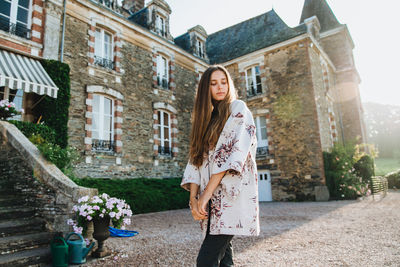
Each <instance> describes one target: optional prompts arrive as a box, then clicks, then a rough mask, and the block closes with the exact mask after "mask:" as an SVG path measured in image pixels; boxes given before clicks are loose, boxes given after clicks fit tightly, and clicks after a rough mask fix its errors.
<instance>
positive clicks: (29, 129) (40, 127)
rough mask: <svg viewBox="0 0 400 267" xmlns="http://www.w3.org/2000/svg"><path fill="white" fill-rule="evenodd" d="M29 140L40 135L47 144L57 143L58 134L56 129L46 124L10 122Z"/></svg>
mask: <svg viewBox="0 0 400 267" xmlns="http://www.w3.org/2000/svg"><path fill="white" fill-rule="evenodd" d="M9 122H10V123H12V124H14V125H15V126H17V128H18V129H19V130H20V131H21V132H22V133H23V134H24V135H25V136H26V137H28V138H30V137H31V136H32V135H40V136H41V138H43V139H44V140H45V141H46V142H47V143H52V144H54V143H55V139H56V133H55V131H54V129H52V128H51V127H49V126H47V125H44V124H35V123H32V122H27V121H14V120H11V121H9Z"/></svg>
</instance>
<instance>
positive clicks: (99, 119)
mask: <svg viewBox="0 0 400 267" xmlns="http://www.w3.org/2000/svg"><path fill="white" fill-rule="evenodd" d="M96 96H99V97H100V101H99V103H100V106H99V111H98V112H95V108H94V104H95V101H94V98H95V97H96ZM105 98H107V99H109V100H110V101H111V110H110V113H111V114H110V115H108V116H109V117H110V118H111V120H110V123H111V131H110V138H108V137H107V138H105V137H104V136H103V135H104V117H105V116H106V114H104V99H105ZM92 103H93V105H92V119H93V120H95V117H96V116H97V122H98V124H97V127H98V129H93V128H92V138H93V132H94V131H97V133H98V140H105V141H110V142H113V141H114V99H113V98H111V97H108V96H105V95H101V94H93V102H92ZM93 125H94V123H92V127H93ZM93 139H96V138H93Z"/></svg>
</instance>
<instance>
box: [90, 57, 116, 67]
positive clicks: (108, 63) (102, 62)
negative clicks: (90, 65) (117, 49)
mask: <svg viewBox="0 0 400 267" xmlns="http://www.w3.org/2000/svg"><path fill="white" fill-rule="evenodd" d="M94 64H96V65H99V66H102V67H104V68H107V69H110V70H113V69H114V62H113V61H112V60H110V59H108V58H102V57H99V56H94Z"/></svg>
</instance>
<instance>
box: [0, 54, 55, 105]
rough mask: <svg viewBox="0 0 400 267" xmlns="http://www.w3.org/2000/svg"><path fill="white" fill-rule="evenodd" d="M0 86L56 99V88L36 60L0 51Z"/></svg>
mask: <svg viewBox="0 0 400 267" xmlns="http://www.w3.org/2000/svg"><path fill="white" fill-rule="evenodd" d="M0 86H8V87H9V88H10V89H22V90H24V91H25V92H27V93H30V92H34V93H37V94H39V95H44V94H46V95H48V96H50V97H54V98H57V91H58V88H57V86H56V85H55V84H54V82H53V81H52V80H51V78H50V77H49V75H48V74H47V72H46V71H45V70H44V69H43V67H42V65H41V64H40V62H39V61H38V60H36V59H33V58H29V57H25V56H21V55H19V54H14V53H12V52H8V51H5V50H0Z"/></svg>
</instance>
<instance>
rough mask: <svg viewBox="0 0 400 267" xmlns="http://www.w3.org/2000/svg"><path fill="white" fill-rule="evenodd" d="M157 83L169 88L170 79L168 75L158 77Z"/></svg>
mask: <svg viewBox="0 0 400 267" xmlns="http://www.w3.org/2000/svg"><path fill="white" fill-rule="evenodd" d="M157 85H158V86H160V87H162V88H164V89H168V80H167V78H166V77H163V78H161V77H159V76H158V77H157Z"/></svg>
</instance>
